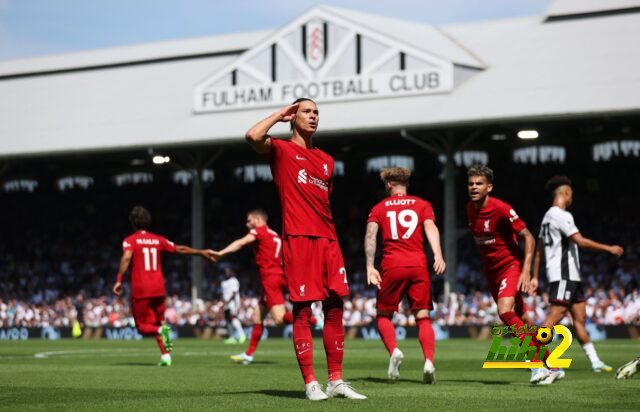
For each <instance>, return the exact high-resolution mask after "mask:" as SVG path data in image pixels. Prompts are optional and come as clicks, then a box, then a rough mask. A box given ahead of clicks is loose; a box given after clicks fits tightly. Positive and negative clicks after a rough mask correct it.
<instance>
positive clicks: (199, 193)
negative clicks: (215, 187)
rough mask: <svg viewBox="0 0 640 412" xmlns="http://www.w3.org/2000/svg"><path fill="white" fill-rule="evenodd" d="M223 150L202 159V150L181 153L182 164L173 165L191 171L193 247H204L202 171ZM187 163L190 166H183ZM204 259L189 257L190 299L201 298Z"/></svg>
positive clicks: (222, 150) (221, 149)
mask: <svg viewBox="0 0 640 412" xmlns="http://www.w3.org/2000/svg"><path fill="white" fill-rule="evenodd" d="M223 152H224V149H223V148H220V149H218V150H217V151H216V152H215V153H214V154H213V155H211V156H210V157H209V159H207V161H206V162H203V161H202V152H201V151H197V152H191V153H189V152H187V153H181V157H182V158H183V160H184V161H183V165H180V164H178V163H176V162H173V163H175V164H174V165H173V166H174V167H176V168H177V169H179V170H185V169H186V170H189V171H190V173H191V246H192V247H193V248H194V249H204V184H203V182H202V172H203V170H204V169H206V168H207V167H209V166H211V164H213V162H215V161H216V160H217V159H218V158H219V157H220V156H221V155H222V153H223ZM186 164H189V165H192V167H185V166H184V165H186ZM204 263H205V262H204V260H203V259H202V257H200V256H192V257H191V301H192V302H195V301H196V299H201V298H202V281H203V279H204Z"/></svg>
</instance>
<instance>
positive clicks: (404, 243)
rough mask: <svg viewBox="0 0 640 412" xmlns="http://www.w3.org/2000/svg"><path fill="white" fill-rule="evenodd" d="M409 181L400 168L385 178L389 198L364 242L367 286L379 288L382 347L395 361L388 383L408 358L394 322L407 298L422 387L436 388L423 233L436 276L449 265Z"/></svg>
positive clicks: (429, 212)
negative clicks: (378, 256)
mask: <svg viewBox="0 0 640 412" xmlns="http://www.w3.org/2000/svg"><path fill="white" fill-rule="evenodd" d="M410 177H411V171H410V170H409V169H404V168H400V167H393V168H388V169H383V170H382V171H381V173H380V178H381V179H382V181H383V182H384V186H385V189H386V190H387V192H388V193H389V197H387V198H385V199H384V200H382V201H381V202H380V203H378V204H377V205H375V206H374V207H373V209H371V212H370V213H369V218H368V220H367V233H366V235H365V240H364V250H365V255H366V262H367V283H368V284H370V285H375V286H377V287H378V296H377V301H376V307H377V310H378V316H377V323H378V330H379V331H380V336H381V337H382V342H383V343H384V346H385V347H386V348H387V350H388V351H389V355H391V359H390V360H389V369H388V377H389V379H390V380H397V379H398V378H400V372H399V370H398V368H399V366H400V363H402V359H403V357H404V355H403V354H402V352H401V351H400V349H398V344H397V343H396V331H395V328H394V327H393V324H392V323H391V317H392V316H393V312H394V311H396V310H398V305H399V304H400V301H401V300H402V298H403V297H404V296H405V295H406V296H407V298H408V299H409V303H410V304H411V309H412V310H413V313H414V314H415V317H416V323H417V324H418V339H419V340H420V345H421V346H422V353H423V354H424V358H425V362H424V368H423V380H422V382H423V383H435V382H436V379H435V368H434V366H433V354H434V351H435V337H434V333H433V327H432V326H431V320H430V319H429V311H430V310H431V308H432V302H431V281H430V280H429V270H428V269H427V256H426V255H425V253H424V236H423V230H424V234H425V235H426V237H427V240H428V241H429V245H430V246H431V250H432V251H433V255H434V264H433V268H434V270H435V272H436V274H437V275H441V274H443V273H444V270H445V267H446V265H445V262H444V260H443V259H442V251H441V249H440V232H439V231H438V227H437V226H436V224H435V216H434V214H433V209H432V207H431V204H430V203H429V202H427V201H425V200H423V199H420V198H419V197H416V196H407V187H408V185H409V178H410ZM378 229H381V235H382V264H381V267H382V276H381V275H380V273H379V272H378V271H377V270H376V269H375V267H374V266H373V261H374V257H375V253H376V236H377V234H378Z"/></svg>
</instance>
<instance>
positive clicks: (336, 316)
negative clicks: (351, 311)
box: [246, 99, 366, 400]
mask: <svg viewBox="0 0 640 412" xmlns="http://www.w3.org/2000/svg"><path fill="white" fill-rule="evenodd" d="M318 120H319V112H318V106H317V105H316V104H315V102H313V101H312V100H310V99H298V100H296V101H295V102H294V103H293V104H292V105H290V106H287V107H285V108H283V109H282V110H279V111H277V112H275V113H273V114H272V115H270V116H269V117H267V118H266V119H264V120H262V121H260V122H258V123H257V124H255V125H254V126H253V127H252V128H251V129H249V131H248V132H247V133H246V139H247V141H248V142H249V144H250V145H251V146H252V147H253V149H254V150H255V151H256V152H258V153H260V154H264V155H266V156H267V157H268V159H269V161H270V163H271V173H272V174H273V178H274V181H275V184H276V187H277V188H278V193H279V195H280V203H281V206H282V235H283V245H282V252H283V258H284V272H285V273H286V276H287V283H288V286H289V294H290V295H289V299H290V300H291V301H292V302H293V305H294V306H293V318H294V320H293V342H294V348H295V351H296V357H297V359H298V365H299V366H300V371H301V372H302V377H303V379H304V383H305V384H306V396H307V398H308V399H310V400H323V399H327V398H328V397H333V396H344V397H347V398H350V399H366V397H365V396H363V395H360V394H359V393H357V392H355V391H354V390H353V388H351V387H350V386H349V385H347V384H346V383H345V382H344V381H343V380H342V359H343V355H344V327H343V324H342V311H343V302H342V298H343V297H345V296H348V295H349V286H348V284H347V272H346V270H345V267H344V261H343V258H342V252H341V251H340V246H339V245H338V240H337V236H336V230H335V228H334V226H333V219H332V217H331V208H330V206H329V193H330V192H331V189H332V184H333V168H334V161H333V158H332V157H331V156H329V155H328V154H326V153H325V152H323V151H322V150H320V149H318V148H315V147H314V146H313V143H312V136H313V134H314V133H315V131H316V128H317V127H318ZM278 122H291V128H292V131H293V135H292V137H291V139H289V140H279V139H274V138H271V137H270V136H269V135H267V133H268V132H269V129H271V127H273V125H275V124H276V123H278ZM314 301H322V309H323V311H324V318H325V323H324V331H323V341H324V349H325V352H326V354H327V366H328V371H329V383H328V385H327V392H326V394H325V393H324V392H323V390H322V386H321V385H320V384H319V383H318V381H317V380H316V377H315V375H314V372H313V341H312V338H311V329H310V319H311V303H312V302H314Z"/></svg>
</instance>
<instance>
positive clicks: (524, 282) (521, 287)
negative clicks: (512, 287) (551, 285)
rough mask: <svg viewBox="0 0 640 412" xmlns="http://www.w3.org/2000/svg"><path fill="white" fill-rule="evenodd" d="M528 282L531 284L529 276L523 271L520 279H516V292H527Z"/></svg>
mask: <svg viewBox="0 0 640 412" xmlns="http://www.w3.org/2000/svg"><path fill="white" fill-rule="evenodd" d="M530 282H531V276H529V272H524V271H523V272H522V273H521V274H520V277H519V278H518V291H520V292H528V291H529V285H530Z"/></svg>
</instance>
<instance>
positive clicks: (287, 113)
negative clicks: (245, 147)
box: [244, 104, 298, 154]
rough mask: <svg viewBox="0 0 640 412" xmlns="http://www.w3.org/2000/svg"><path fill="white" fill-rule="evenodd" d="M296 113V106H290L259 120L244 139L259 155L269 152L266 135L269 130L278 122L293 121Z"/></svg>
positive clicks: (268, 138) (269, 145) (269, 141)
mask: <svg viewBox="0 0 640 412" xmlns="http://www.w3.org/2000/svg"><path fill="white" fill-rule="evenodd" d="M297 111H298V104H292V105H289V106H286V107H284V108H282V109H281V110H278V111H277V112H275V113H273V114H272V115H271V116H269V117H267V118H265V119H263V120H260V121H259V122H258V123H256V124H254V125H253V127H252V128H251V129H249V130H248V131H247V133H245V135H244V137H245V139H246V140H247V143H249V144H250V145H251V147H253V150H255V151H256V152H258V153H260V154H264V153H267V152H269V150H271V138H270V137H269V135H268V134H267V133H269V130H270V129H271V128H272V127H273V125H275V124H276V123H278V122H290V121H292V120H294V119H295V118H296V112H297Z"/></svg>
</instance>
